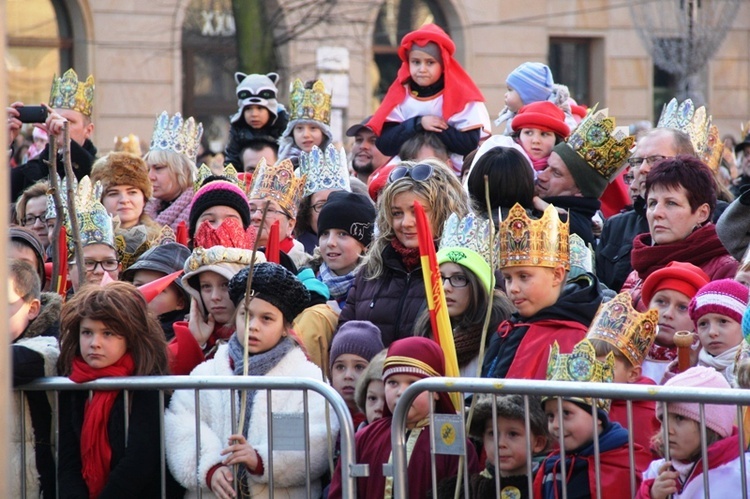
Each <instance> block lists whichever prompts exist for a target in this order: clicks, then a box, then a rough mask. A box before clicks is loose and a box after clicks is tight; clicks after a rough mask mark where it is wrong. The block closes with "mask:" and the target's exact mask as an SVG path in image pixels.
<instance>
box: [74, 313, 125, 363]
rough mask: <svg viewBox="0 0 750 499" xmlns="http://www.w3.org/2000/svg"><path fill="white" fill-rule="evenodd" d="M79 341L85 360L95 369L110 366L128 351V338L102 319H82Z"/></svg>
mask: <svg viewBox="0 0 750 499" xmlns="http://www.w3.org/2000/svg"><path fill="white" fill-rule="evenodd" d="M80 331H81V332H80V334H79V335H78V343H79V347H80V349H81V357H83V360H84V362H86V364H88V365H89V366H91V367H93V368H95V369H104V368H105V367H109V366H111V365H112V364H114V363H115V362H117V361H118V360H120V359H121V358H122V356H123V355H125V352H127V351H128V342H127V340H126V339H125V338H124V337H122V336H120V335H118V334H115V332H114V331H113V330H112V329H111V328H110V327H109V326H107V325H106V324H105V323H103V322H102V321H98V320H95V319H89V318H88V317H85V318H84V319H83V320H81V326H80Z"/></svg>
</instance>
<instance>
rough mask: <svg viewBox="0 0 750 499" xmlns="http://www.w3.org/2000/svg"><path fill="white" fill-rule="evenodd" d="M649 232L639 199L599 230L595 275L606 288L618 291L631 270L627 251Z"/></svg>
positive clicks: (644, 204) (643, 206)
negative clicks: (634, 240) (635, 240)
mask: <svg viewBox="0 0 750 499" xmlns="http://www.w3.org/2000/svg"><path fill="white" fill-rule="evenodd" d="M644 232H648V220H646V202H645V201H644V200H643V198H641V197H640V196H639V197H638V198H637V199H636V202H635V205H634V207H633V209H632V210H630V211H626V212H624V213H619V214H617V215H615V216H613V217H610V218H608V219H607V221H605V222H604V228H602V237H601V238H600V239H599V246H598V247H597V248H596V276H597V277H598V278H599V280H601V281H602V282H603V283H604V284H605V285H606V286H607V287H608V288H609V289H614V290H615V291H619V290H620V288H622V285H623V284H624V283H625V279H627V278H628V275H630V273H631V272H632V271H633V266H632V265H631V264H630V251H631V250H632V249H633V239H635V236H637V235H638V234H643V233H644Z"/></svg>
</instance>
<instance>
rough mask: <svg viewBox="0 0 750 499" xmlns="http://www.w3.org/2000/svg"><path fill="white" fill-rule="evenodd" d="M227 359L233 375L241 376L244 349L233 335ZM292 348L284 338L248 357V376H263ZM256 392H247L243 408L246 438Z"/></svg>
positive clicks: (289, 341)
mask: <svg viewBox="0 0 750 499" xmlns="http://www.w3.org/2000/svg"><path fill="white" fill-rule="evenodd" d="M228 347H229V358H230V359H231V361H232V365H233V366H234V374H235V375H237V376H242V372H243V366H244V362H243V360H244V355H245V347H244V346H243V345H242V344H241V343H240V341H239V340H238V339H237V334H236V333H235V334H233V335H232V337H231V338H229V343H228ZM292 348H294V342H293V341H292V340H291V339H289V337H288V336H287V337H284V338H282V339H281V341H279V342H278V343H277V344H276V346H275V347H273V348H272V349H270V350H268V351H266V352H262V353H256V354H253V355H250V356H249V358H248V362H249V363H250V365H249V366H248V368H247V375H248V376H265V375H266V374H268V371H270V370H271V369H273V368H274V367H276V364H278V363H279V362H280V361H281V359H282V358H283V357H284V355H286V354H287V353H288V352H289V351H290V350H291V349H292ZM255 391H256V390H248V391H247V392H248V393H247V403H246V406H245V426H244V427H243V430H242V433H243V435H245V437H246V438H247V436H248V435H247V432H248V429H249V428H250V415H251V414H252V413H253V399H254V398H255Z"/></svg>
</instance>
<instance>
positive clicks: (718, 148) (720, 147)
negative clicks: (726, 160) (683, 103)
mask: <svg viewBox="0 0 750 499" xmlns="http://www.w3.org/2000/svg"><path fill="white" fill-rule="evenodd" d="M723 152H724V141H723V140H721V137H719V128H718V127H717V126H716V125H711V127H710V128H709V129H708V140H707V141H706V148H705V149H704V151H703V154H702V155H701V160H702V161H703V162H704V163H706V165H708V167H709V168H710V169H711V171H712V172H714V173H716V172H717V171H719V166H720V165H721V154H722V153H723Z"/></svg>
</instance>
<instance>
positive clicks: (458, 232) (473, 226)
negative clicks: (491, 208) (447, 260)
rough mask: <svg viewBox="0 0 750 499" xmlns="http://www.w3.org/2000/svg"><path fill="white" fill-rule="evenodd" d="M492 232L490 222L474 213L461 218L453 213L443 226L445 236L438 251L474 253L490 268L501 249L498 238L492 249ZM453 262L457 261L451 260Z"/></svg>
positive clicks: (495, 239)
mask: <svg viewBox="0 0 750 499" xmlns="http://www.w3.org/2000/svg"><path fill="white" fill-rule="evenodd" d="M491 230H492V229H491V225H490V221H489V220H487V219H485V218H482V217H478V216H476V215H474V214H473V213H469V214H468V215H466V216H465V217H463V218H459V217H458V215H456V214H455V213H451V216H450V217H448V220H447V221H446V222H445V224H444V225H443V235H442V236H441V238H440V248H439V250H438V251H442V250H446V249H455V250H457V251H464V250H469V251H473V252H474V253H476V254H477V255H478V256H480V257H481V258H482V260H484V262H485V263H486V264H487V266H490V262H491V261H492V255H493V254H494V255H497V252H498V249H499V248H500V241H499V239H498V238H497V237H495V238H494V246H493V247H490V234H491ZM449 257H450V256H449ZM451 261H455V260H454V259H453V258H451ZM456 263H458V262H456ZM494 263H497V262H494Z"/></svg>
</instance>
